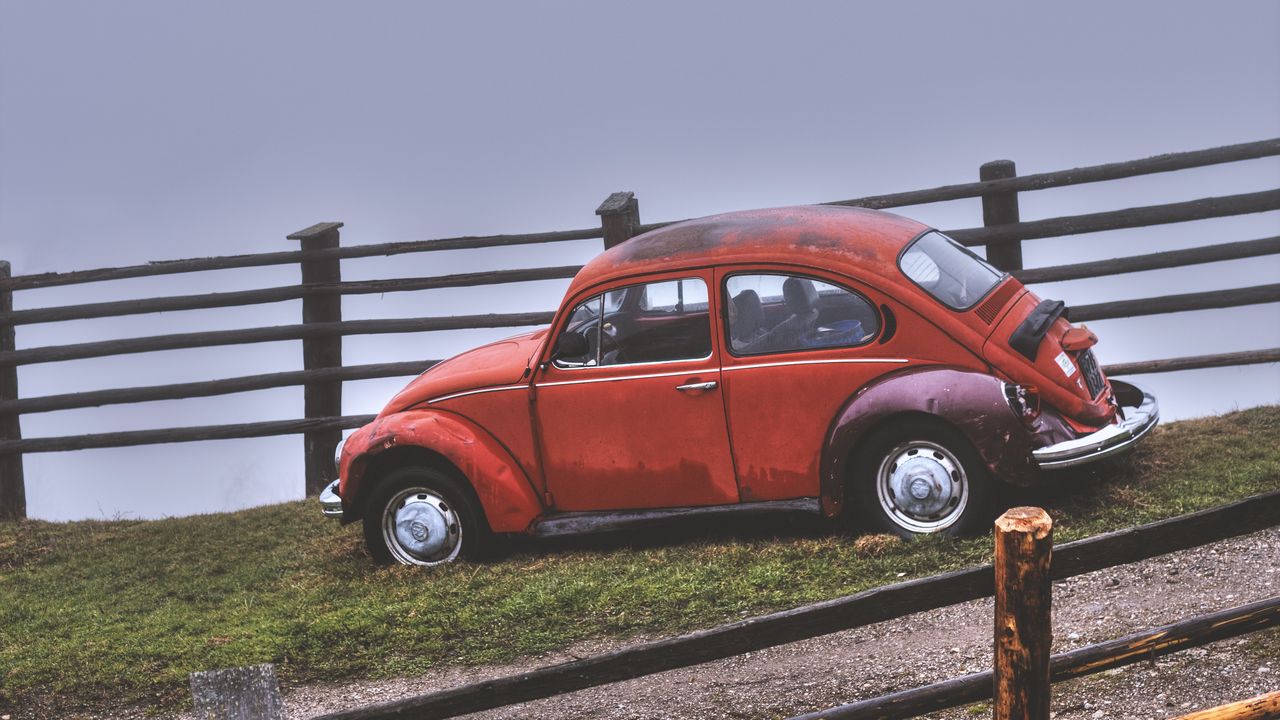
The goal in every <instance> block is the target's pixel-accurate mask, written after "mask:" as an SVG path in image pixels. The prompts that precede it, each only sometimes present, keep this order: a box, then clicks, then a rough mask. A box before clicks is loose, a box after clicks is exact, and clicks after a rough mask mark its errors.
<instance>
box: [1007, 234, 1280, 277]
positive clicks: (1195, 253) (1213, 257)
mask: <svg viewBox="0 0 1280 720" xmlns="http://www.w3.org/2000/svg"><path fill="white" fill-rule="evenodd" d="M1277 253H1280V236H1275V237H1268V238H1261V239H1259V240H1242V241H1240V242H1231V243H1223V244H1221V245H1209V246H1207V247H1197V248H1188V249H1186V250H1165V251H1164V252H1158V253H1151V254H1149V255H1131V256H1129V257H1121V258H1111V259H1110V260H1097V261H1093V262H1085V263H1074V264H1071V265H1054V266H1052V267H1043V268H1032V269H1028V270H1017V271H1015V272H1014V273H1013V276H1014V277H1016V278H1018V279H1019V280H1021V281H1022V282H1024V283H1026V284H1032V283H1047V282H1060V281H1063V280H1080V279H1083V278H1092V277H1101V276H1104V275H1121V274H1124V273H1131V272H1140V271H1143V270H1161V269H1165V268H1174V267H1186V266H1188V265H1199V264H1203V263H1212V262H1221V261H1223V260H1240V259H1243V258H1251V257H1259V256H1262V255H1275V254H1277Z"/></svg>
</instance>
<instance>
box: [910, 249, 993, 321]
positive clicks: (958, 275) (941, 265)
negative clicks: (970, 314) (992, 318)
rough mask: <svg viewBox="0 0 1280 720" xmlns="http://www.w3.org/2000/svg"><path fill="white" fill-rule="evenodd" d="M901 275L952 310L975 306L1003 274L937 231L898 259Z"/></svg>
mask: <svg viewBox="0 0 1280 720" xmlns="http://www.w3.org/2000/svg"><path fill="white" fill-rule="evenodd" d="M898 266H899V267H901V268H902V272H903V273H905V274H906V276H907V277H909V278H911V280H912V281H913V282H915V284H917V285H919V286H920V287H922V288H924V290H925V291H926V292H928V293H929V294H930V295H932V296H934V297H935V298H937V299H938V300H939V301H940V302H942V303H943V304H944V305H946V306H947V307H949V308H951V309H953V310H968V309H969V308H971V307H973V306H974V305H976V304H977V302H978V301H979V300H981V299H982V297H983V296H984V295H986V294H987V293H988V292H990V291H991V288H993V287H995V286H996V284H998V283H999V282H1000V280H1001V279H1002V278H1003V277H1004V273H1002V272H1000V271H999V270H997V269H995V268H993V267H991V266H990V265H988V264H987V262H986V261H985V260H983V259H982V258H980V257H978V256H977V255H974V254H973V252H971V251H970V250H969V249H968V248H966V247H964V246H962V245H961V244H960V243H958V242H956V241H955V240H952V239H951V238H949V237H947V236H946V235H943V234H942V233H940V232H938V231H936V230H935V231H933V232H927V233H925V234H924V235H921V236H920V237H919V238H917V239H916V241H915V242H913V243H911V245H909V246H908V247H907V250H906V252H904V253H902V257H900V258H899V259H898Z"/></svg>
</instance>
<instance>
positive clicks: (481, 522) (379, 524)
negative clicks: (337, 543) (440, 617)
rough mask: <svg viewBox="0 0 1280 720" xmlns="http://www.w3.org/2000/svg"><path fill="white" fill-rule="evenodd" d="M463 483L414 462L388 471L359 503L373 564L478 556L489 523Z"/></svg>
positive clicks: (426, 562) (436, 561) (422, 562)
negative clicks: (362, 509) (361, 502)
mask: <svg viewBox="0 0 1280 720" xmlns="http://www.w3.org/2000/svg"><path fill="white" fill-rule="evenodd" d="M464 482H465V481H464V480H460V479H459V478H457V477H456V476H455V475H454V474H452V473H447V472H444V471H442V470H440V469H437V468H433V467H427V466H420V465H411V466H406V467H401V468H397V469H395V470H392V471H391V472H390V473H388V474H387V476H386V477H384V478H382V480H381V482H379V483H378V484H377V486H376V487H374V488H373V491H372V494H371V495H370V496H369V501H368V502H367V503H366V504H365V507H364V541H365V545H366V546H367V547H368V548H369V554H370V555H372V556H373V558H374V560H376V561H378V562H379V563H384V564H389V563H397V562H398V563H400V564H402V565H422V566H431V565H443V564H445V563H449V562H453V561H454V560H458V559H472V560H474V559H477V558H479V557H481V556H482V554H483V551H484V549H485V548H486V547H487V546H488V544H489V536H490V532H489V526H488V524H487V523H486V522H485V519H484V515H483V513H481V512H480V509H479V507H478V506H477V504H476V502H475V500H474V499H473V496H472V494H471V492H470V491H469V489H468V488H467V487H465V486H464V485H463V483H464Z"/></svg>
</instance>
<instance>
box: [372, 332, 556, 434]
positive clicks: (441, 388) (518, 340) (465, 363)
mask: <svg viewBox="0 0 1280 720" xmlns="http://www.w3.org/2000/svg"><path fill="white" fill-rule="evenodd" d="M546 336H547V328H543V329H541V330H537V331H534V332H531V333H525V334H523V335H516V336H515V337H510V338H507V339H506V340H499V341H498V342H495V343H490V344H489V345H482V346H480V347H478V348H476V349H474V350H468V351H466V352H464V353H462V354H461V355H455V356H453V357H451V358H449V359H448V360H445V361H443V362H440V363H437V364H436V365H434V366H432V367H431V368H430V369H428V370H427V371H426V372H424V373H422V374H421V375H419V376H418V377H417V378H415V379H414V380H413V381H412V382H410V383H409V384H408V385H406V386H405V388H404V389H403V390H401V391H400V392H399V393H397V394H396V396H395V397H393V398H391V402H389V403H387V406H386V407H384V408H383V409H382V412H381V413H379V414H378V416H379V417H383V416H385V415H390V414H392V413H398V412H400V411H402V410H405V409H407V408H410V407H413V406H414V405H418V404H419V403H423V402H426V401H427V400H431V399H433V398H438V397H443V396H445V395H451V394H453V393H458V392H465V391H467V390H477V389H480V388H486V387H496V386H500V385H514V384H516V383H519V382H521V381H522V380H525V379H527V378H528V370H529V366H530V364H531V363H532V362H533V359H534V357H535V356H536V355H537V353H538V350H539V349H540V348H541V347H542V342H543V340H544V339H545V338H546Z"/></svg>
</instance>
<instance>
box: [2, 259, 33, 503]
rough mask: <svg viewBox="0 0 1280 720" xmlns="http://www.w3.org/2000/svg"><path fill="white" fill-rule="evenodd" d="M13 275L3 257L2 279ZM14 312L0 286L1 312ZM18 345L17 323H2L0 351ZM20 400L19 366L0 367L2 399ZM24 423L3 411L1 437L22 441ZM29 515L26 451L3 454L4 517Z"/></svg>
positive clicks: (9, 293)
mask: <svg viewBox="0 0 1280 720" xmlns="http://www.w3.org/2000/svg"><path fill="white" fill-rule="evenodd" d="M9 277H10V268H9V263H8V262H6V261H3V260H0V279H2V280H8V279H9ZM12 311H13V290H11V289H9V288H8V287H4V288H0V313H8V312H12ZM14 349H16V348H15V345H14V335H13V323H12V322H6V323H3V324H0V352H10V351H12V350H14ZM16 399H18V366H16V365H5V366H3V367H0V400H16ZM21 439H22V426H21V425H20V423H19V422H18V415H17V413H5V414H0V440H21ZM26 516H27V488H26V485H25V484H24V482H23V479H22V454H21V453H13V454H10V455H0V520H22V519H23V518H25V517H26Z"/></svg>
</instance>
